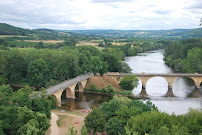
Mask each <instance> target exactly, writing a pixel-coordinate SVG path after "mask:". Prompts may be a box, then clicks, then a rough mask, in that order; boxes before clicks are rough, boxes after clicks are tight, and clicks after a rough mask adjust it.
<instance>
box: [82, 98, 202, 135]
mask: <svg viewBox="0 0 202 135" xmlns="http://www.w3.org/2000/svg"><path fill="white" fill-rule="evenodd" d="M85 126H86V128H87V132H88V133H89V132H91V133H93V134H96V133H97V132H106V133H107V134H108V135H146V134H149V135H198V134H201V133H202V111H201V110H194V109H191V110H189V112H188V113H187V114H185V115H175V114H172V115H169V114H167V113H164V112H160V111H158V109H157V107H155V105H154V104H152V103H151V102H150V101H147V102H146V103H143V101H140V100H131V99H129V98H127V97H117V96H115V97H114V98H113V99H112V100H110V101H109V102H105V103H103V104H102V105H101V107H100V108H94V109H93V111H92V112H90V113H89V114H88V115H87V116H86V118H85Z"/></svg>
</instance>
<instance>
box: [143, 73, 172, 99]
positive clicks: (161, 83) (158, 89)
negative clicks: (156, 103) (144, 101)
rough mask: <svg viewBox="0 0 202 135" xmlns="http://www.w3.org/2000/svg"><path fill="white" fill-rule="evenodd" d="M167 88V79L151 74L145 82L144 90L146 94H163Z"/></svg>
mask: <svg viewBox="0 0 202 135" xmlns="http://www.w3.org/2000/svg"><path fill="white" fill-rule="evenodd" d="M151 88H152V90H151ZM168 90H169V81H168V80H167V78H165V77H163V76H152V77H151V78H150V79H148V81H147V83H146V92H147V94H148V95H152V96H165V95H166V93H167V92H168Z"/></svg>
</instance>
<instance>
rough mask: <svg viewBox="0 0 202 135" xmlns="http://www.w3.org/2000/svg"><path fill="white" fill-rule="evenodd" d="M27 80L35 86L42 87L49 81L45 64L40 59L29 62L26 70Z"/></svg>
mask: <svg viewBox="0 0 202 135" xmlns="http://www.w3.org/2000/svg"><path fill="white" fill-rule="evenodd" d="M27 73H28V75H27V78H28V79H29V82H30V83H31V84H33V85H35V86H44V85H45V83H46V82H47V81H49V80H50V78H49V77H50V73H49V69H48V66H47V63H46V62H45V61H44V60H43V59H42V58H39V59H35V60H34V61H30V62H29V65H28V69H27Z"/></svg>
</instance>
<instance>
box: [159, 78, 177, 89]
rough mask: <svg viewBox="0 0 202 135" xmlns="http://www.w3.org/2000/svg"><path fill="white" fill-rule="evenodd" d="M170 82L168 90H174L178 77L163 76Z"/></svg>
mask: <svg viewBox="0 0 202 135" xmlns="http://www.w3.org/2000/svg"><path fill="white" fill-rule="evenodd" d="M163 77H164V78H165V79H166V80H167V81H168V89H172V88H173V83H174V81H175V80H176V79H177V78H178V77H176V76H163Z"/></svg>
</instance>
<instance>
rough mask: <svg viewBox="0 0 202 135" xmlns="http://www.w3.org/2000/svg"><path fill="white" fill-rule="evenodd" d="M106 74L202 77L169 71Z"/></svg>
mask: <svg viewBox="0 0 202 135" xmlns="http://www.w3.org/2000/svg"><path fill="white" fill-rule="evenodd" d="M107 75H109V76H126V75H136V76H176V77H202V74H176V73H169V74H161V73H142V74H141V73H116V72H115V73H113V72H108V73H107Z"/></svg>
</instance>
